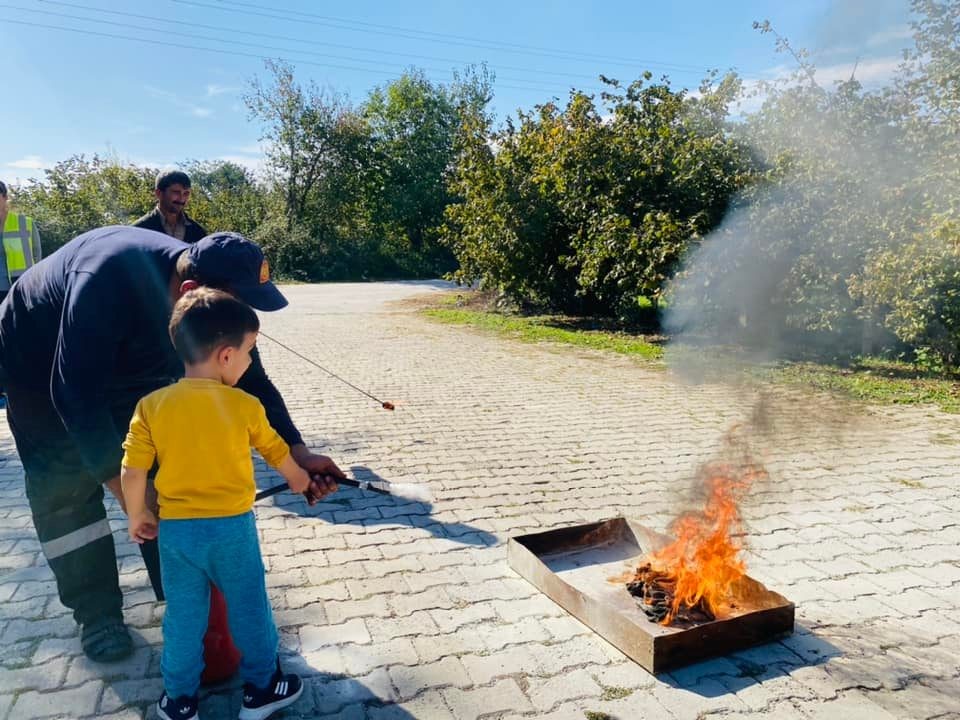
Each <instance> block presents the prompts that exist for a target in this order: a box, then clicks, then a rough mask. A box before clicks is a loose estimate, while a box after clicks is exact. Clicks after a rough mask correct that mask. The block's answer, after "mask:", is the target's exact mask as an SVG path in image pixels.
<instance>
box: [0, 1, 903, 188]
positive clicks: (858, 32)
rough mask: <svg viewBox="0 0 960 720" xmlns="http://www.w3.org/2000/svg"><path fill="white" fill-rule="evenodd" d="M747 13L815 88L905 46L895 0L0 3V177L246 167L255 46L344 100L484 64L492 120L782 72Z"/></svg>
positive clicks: (885, 70) (882, 70)
mask: <svg viewBox="0 0 960 720" xmlns="http://www.w3.org/2000/svg"><path fill="white" fill-rule="evenodd" d="M755 20H761V21H762V20H770V22H771V23H772V24H773V26H774V28H775V29H776V30H777V32H778V33H779V34H780V35H783V36H785V37H787V38H788V39H789V40H790V41H791V43H792V44H793V45H794V46H796V47H801V48H806V49H807V50H809V51H810V53H811V56H812V59H813V60H814V62H815V63H816V64H817V66H818V67H819V68H820V70H819V76H818V77H819V79H820V80H821V82H825V83H830V82H832V81H833V80H836V79H840V78H846V77H849V76H850V73H851V72H852V71H853V68H854V64H855V63H856V67H857V77H858V78H859V79H861V81H863V82H864V83H865V84H878V83H883V82H884V81H885V80H886V79H887V78H889V77H890V75H891V74H892V72H893V71H894V69H895V68H896V65H897V64H898V62H899V60H900V56H901V51H902V49H903V48H904V47H907V46H908V45H910V33H909V21H910V14H909V7H908V2H907V0H899V1H894V0H834V1H829V0H802V2H790V3H788V2H785V1H784V0H779V1H778V2H774V1H772V0H767V1H765V2H764V1H761V0H723V1H721V2H717V0H672V1H671V2H664V1H663V0H634V1H633V2H622V1H621V0H607V1H605V2H603V3H599V2H589V1H586V0H550V2H547V1H546V0H535V1H534V0H512V1H510V0H487V1H486V2H483V3H478V2H461V1H459V0H446V1H445V2H440V1H439V0H406V2H384V1H381V2H375V1H373V0H353V1H352V2H350V3H345V2H338V3H332V2H321V1H320V0H315V1H313V2H310V1H309V0H275V1H274V2H259V3H258V2H255V1H254V0H124V1H123V2H118V1H110V0H10V1H9V2H8V1H6V0H0V36H2V37H3V38H4V40H3V45H2V53H0V63H2V67H3V84H4V86H5V94H6V100H5V105H6V107H7V111H6V113H5V120H4V124H3V128H2V130H0V179H2V180H5V181H7V182H9V183H13V184H16V183H17V182H24V181H26V180H28V179H30V178H42V177H43V170H44V168H48V167H50V166H52V165H53V164H54V163H56V162H58V161H62V160H65V159H67V158H69V157H70V156H72V155H75V154H84V155H86V156H88V157H90V156H92V155H93V154H99V155H101V156H109V157H112V158H115V159H117V160H119V161H120V162H124V163H134V164H138V165H148V166H151V167H169V166H173V165H177V164H179V163H182V162H185V161H187V160H215V159H223V160H231V161H235V162H239V163H241V164H244V165H246V166H248V167H250V168H252V169H255V170H256V169H257V168H259V167H260V166H261V164H262V160H263V153H262V145H261V142H260V137H261V134H262V128H261V127H259V126H258V125H257V124H255V123H254V122H253V121H251V119H250V117H249V114H248V112H247V109H246V107H245V105H244V102H243V95H244V93H245V92H246V89H247V87H248V85H249V82H250V80H251V78H253V77H255V76H259V77H261V78H264V79H265V78H267V77H268V76H267V73H266V71H265V69H264V58H268V57H269V58H283V59H285V60H287V61H289V62H291V63H292V64H293V65H294V67H295V70H296V76H297V79H298V80H299V81H301V82H304V83H306V82H309V81H311V80H312V81H314V82H316V83H317V84H318V85H320V86H323V87H327V88H330V89H332V90H334V91H336V92H339V93H345V94H346V95H347V96H348V97H349V98H350V100H352V101H353V102H354V103H360V102H362V101H363V100H364V99H365V98H366V97H367V95H368V93H369V92H370V91H371V90H372V89H373V88H375V87H378V86H383V85H384V84H386V83H389V82H390V81H391V80H392V79H395V78H397V77H399V76H400V75H401V74H402V73H403V72H404V71H405V70H407V69H409V68H411V67H416V68H420V69H422V70H424V71H425V73H426V75H427V77H429V78H430V79H431V80H433V81H435V82H449V81H450V80H451V79H452V77H453V71H454V70H456V69H462V68H464V67H465V66H467V65H470V64H479V63H486V64H487V65H488V67H489V68H490V69H491V70H492V71H493V72H494V74H495V77H496V80H495V83H494V99H493V109H494V111H495V113H496V117H497V118H499V119H500V120H501V121H502V120H503V119H504V118H506V117H507V116H509V115H512V114H515V113H516V111H517V109H525V110H528V109H531V108H533V107H534V106H535V105H537V104H538V103H543V102H546V101H549V100H552V99H555V98H556V99H560V100H561V101H562V100H564V99H566V97H567V95H568V93H569V91H570V89H571V88H578V89H581V90H587V91H598V90H599V88H600V85H599V83H598V81H597V77H598V76H599V75H600V74H603V75H605V76H607V77H613V78H617V79H619V80H621V81H624V82H629V81H631V80H633V79H636V78H637V77H638V76H639V75H640V74H641V73H642V72H643V71H644V70H650V71H652V72H653V73H654V74H655V75H657V76H659V75H662V74H666V75H668V76H669V77H670V80H671V83H672V84H673V85H674V86H677V87H688V88H691V89H694V88H696V87H697V85H699V81H700V79H701V78H702V77H703V75H704V73H705V71H706V70H708V69H710V68H716V69H719V70H721V71H725V70H730V69H732V70H735V71H737V72H738V73H740V74H741V75H742V76H743V77H744V78H745V79H746V80H747V81H748V82H749V81H755V80H757V79H770V78H773V77H777V76H778V75H782V74H784V73H785V72H788V71H789V70H790V68H791V62H790V58H789V57H788V56H785V55H783V54H778V53H776V52H775V48H774V40H773V38H772V37H771V36H770V35H761V34H760V33H759V32H757V31H756V30H754V29H753V28H752V23H753V21H755Z"/></svg>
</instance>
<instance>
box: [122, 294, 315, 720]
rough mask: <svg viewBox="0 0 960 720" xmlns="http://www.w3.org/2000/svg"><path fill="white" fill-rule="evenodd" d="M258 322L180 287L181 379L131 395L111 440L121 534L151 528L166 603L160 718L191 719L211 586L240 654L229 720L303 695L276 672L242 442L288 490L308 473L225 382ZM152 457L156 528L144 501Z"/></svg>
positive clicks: (253, 403)
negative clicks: (116, 437) (130, 406)
mask: <svg viewBox="0 0 960 720" xmlns="http://www.w3.org/2000/svg"><path fill="white" fill-rule="evenodd" d="M259 329H260V322H259V320H258V319H257V315H256V313H254V311H253V310H251V309H250V308H249V307H248V306H247V305H245V304H244V303H242V302H240V301H239V300H237V299H236V298H234V297H233V296H231V295H228V294H227V293H225V292H222V291H220V290H212V289H210V288H203V287H201V288H198V289H196V290H192V291H190V292H188V293H187V294H185V295H184V296H183V297H182V298H181V299H180V301H179V302H177V304H176V306H175V307H174V310H173V316H172V317H171V319H170V338H171V340H173V344H174V347H175V348H176V350H177V354H178V355H179V356H180V358H181V359H182V360H183V363H184V366H185V368H186V374H185V375H186V376H185V377H184V378H183V379H182V380H180V381H179V382H178V383H176V384H175V385H171V386H169V387H165V388H162V389H160V390H157V391H156V392H153V393H151V394H149V395H147V396H146V397H144V398H143V399H142V400H140V403H139V404H138V405H137V410H136V413H135V414H134V416H133V420H132V421H131V422H130V432H129V433H128V434H127V438H126V441H125V442H124V444H123V447H124V450H125V454H124V457H123V468H122V473H121V483H122V485H123V494H124V497H125V498H126V504H127V513H128V517H129V525H130V528H129V529H130V538H131V539H132V540H134V541H135V542H141V543H142V542H143V541H144V540H145V539H150V538H152V537H156V536H157V534H158V533H159V541H158V542H159V546H160V567H161V573H162V576H163V586H164V589H165V591H166V596H167V611H166V615H165V617H164V619H163V639H164V643H163V656H162V658H161V663H160V670H161V673H162V674H163V685H164V692H163V695H162V696H161V697H160V701H159V702H158V704H157V711H158V714H159V716H160V717H161V718H164V719H165V720H191V719H192V718H196V717H197V690H198V688H199V685H200V673H201V672H202V670H203V634H204V631H205V630H206V627H207V609H208V608H209V604H210V583H211V582H212V583H213V584H214V585H216V586H217V587H218V588H219V589H220V590H221V591H222V592H223V594H224V596H225V597H226V601H227V612H228V621H229V625H230V632H231V633H232V634H233V638H234V641H235V642H236V644H237V646H238V647H239V649H240V652H241V653H242V654H243V659H242V661H241V664H240V674H241V677H242V678H243V680H244V686H243V705H242V707H241V709H240V718H241V720H262V719H263V718H266V717H269V716H270V715H271V714H272V713H274V712H276V711H277V710H280V709H281V708H284V707H287V706H288V705H291V704H292V703H294V702H295V701H296V699H297V698H298V697H300V693H301V692H303V684H302V682H301V680H300V678H299V677H298V676H296V675H293V674H287V675H285V674H283V673H282V672H281V670H280V661H279V659H278V658H277V645H278V638H277V629H276V626H275V625H274V622H273V615H272V614H271V611H270V601H269V599H268V598H267V590H266V583H265V579H264V567H263V560H262V558H261V557H260V546H259V543H258V541H257V529H256V525H255V521H254V516H253V512H252V509H251V508H252V507H253V499H254V494H255V493H256V486H255V485H254V475H253V461H252V459H251V456H250V448H251V446H252V447H255V448H256V449H257V450H258V451H259V452H260V454H261V455H262V456H263V458H264V459H265V460H266V461H267V463H269V464H270V465H272V466H273V467H275V468H276V469H277V470H278V471H279V472H280V474H281V475H283V477H284V479H286V481H287V484H288V485H289V486H290V489H291V490H293V491H295V492H303V491H304V490H306V489H307V486H308V485H309V482H310V478H309V476H308V475H307V473H306V471H304V470H303V469H302V468H301V467H299V466H298V465H297V464H296V462H294V460H293V458H292V457H291V456H290V449H289V448H288V447H287V445H286V443H284V441H283V440H282V439H281V438H280V436H279V435H277V433H276V432H275V431H274V429H273V428H272V427H270V425H269V423H268V422H267V417H266V413H265V411H264V409H263V406H262V405H261V404H260V401H259V400H257V399H256V398H254V397H253V396H252V395H248V394H246V393H245V392H243V391H242V390H238V389H236V388H234V387H232V386H233V385H235V384H236V382H237V381H238V380H239V379H240V376H241V375H243V373H244V372H245V371H246V369H247V368H248V367H249V365H250V351H251V350H252V349H253V347H254V345H255V344H256V340H257V332H258V331H259ZM154 459H156V461H157V462H158V464H159V471H158V472H157V476H156V489H157V494H158V496H159V504H160V520H159V528H158V521H157V518H156V517H154V515H153V513H151V512H150V511H149V510H148V509H147V508H146V506H145V497H144V496H145V487H146V480H147V471H148V470H149V469H150V468H151V467H152V466H153V463H154Z"/></svg>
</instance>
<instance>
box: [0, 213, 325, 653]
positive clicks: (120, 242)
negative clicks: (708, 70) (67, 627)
mask: <svg viewBox="0 0 960 720" xmlns="http://www.w3.org/2000/svg"><path fill="white" fill-rule="evenodd" d="M198 285H209V286H212V287H217V288H220V289H224V290H227V291H228V292H231V293H233V294H234V295H236V296H237V297H239V298H240V299H241V300H244V301H245V302H247V303H248V304H249V305H251V306H253V307H255V308H257V309H260V310H266V311H272V310H279V309H280V308H282V307H284V306H285V305H286V304H287V301H286V299H285V298H284V297H283V295H282V294H281V293H280V291H279V290H278V289H277V288H276V287H275V286H274V285H273V283H271V282H270V280H269V269H268V266H267V263H266V261H265V260H264V258H263V253H262V252H261V250H260V248H259V247H257V245H255V244H254V243H252V242H250V241H248V240H246V239H245V238H243V237H241V236H240V235H237V234H234V233H218V234H215V235H210V236H207V237H205V238H203V239H202V240H200V241H199V242H197V243H195V244H193V245H188V244H186V243H183V242H181V241H179V240H176V239H174V238H171V237H168V236H165V235H161V234H160V233H156V232H152V231H149V230H142V229H139V228H134V227H123V226H115V227H105V228H100V229H97V230H93V231H91V232H88V233H84V234H83V235H80V236H79V237H77V238H75V239H74V240H72V241H71V242H69V243H67V244H66V245H65V246H63V247H62V248H61V249H60V250H59V251H58V252H55V253H53V254H52V255H51V256H49V257H48V258H46V259H44V260H43V261H42V262H40V263H38V264H37V265H34V266H33V267H31V268H30V269H29V270H27V272H26V273H24V274H23V275H22V276H21V277H20V278H19V280H18V281H17V282H16V283H15V284H14V285H13V288H12V289H11V291H10V293H9V295H8V296H7V297H6V299H5V300H4V301H3V303H2V304H0V365H2V367H3V370H4V374H5V376H6V383H7V394H8V404H7V418H8V421H9V423H10V429H11V431H12V433H13V436H14V440H15V441H16V445H17V451H18V453H19V455H20V459H21V461H22V462H23V466H24V471H25V476H26V492H27V498H28V500H29V502H30V509H31V511H32V513H33V521H34V526H35V527H36V530H37V534H38V536H39V539H40V543H41V546H42V548H43V552H44V555H45V556H46V558H47V562H48V563H49V565H50V568H51V569H52V570H53V573H54V575H55V577H56V580H57V589H58V591H59V594H60V599H61V601H62V602H63V604H64V605H66V606H67V607H68V608H70V609H71V610H72V611H73V615H74V618H75V619H76V621H77V623H79V624H80V626H81V628H82V632H81V640H82V643H83V647H84V651H85V652H86V653H87V654H88V655H89V656H90V657H91V658H93V659H95V660H116V659H120V658H122V657H124V656H126V655H127V654H129V653H130V652H131V650H132V643H131V640H130V636H129V633H128V632H127V629H126V626H125V625H124V623H123V614H122V607H123V598H122V596H121V592H120V585H119V578H118V573H117V562H116V552H115V549H114V544H113V537H112V535H111V534H110V527H109V525H108V523H107V520H106V512H105V509H104V505H103V497H104V492H103V487H102V486H103V485H107V486H108V487H109V488H110V489H111V490H112V491H113V492H114V493H115V494H116V495H117V496H118V497H119V498H120V499H121V502H122V494H121V492H120V489H119V488H120V486H119V472H120V459H121V456H122V448H121V443H122V441H123V437H124V434H125V433H126V429H127V426H128V425H129V422H130V418H131V417H132V415H133V410H134V408H135V406H136V403H137V401H138V400H139V399H140V398H141V397H142V396H143V395H145V394H147V393H149V392H151V391H153V390H155V389H157V388H159V387H162V386H164V385H167V384H169V383H170V382H171V381H172V380H173V379H175V378H177V377H179V376H180V375H182V372H183V369H182V366H181V365H180V363H179V361H178V360H177V357H176V354H175V353H174V350H173V346H172V344H171V342H170V339H169V336H168V334H167V324H168V322H169V319H170V312H171V308H172V306H173V303H174V302H175V301H176V300H177V298H179V297H180V296H181V295H182V294H183V293H185V292H187V291H188V290H191V289H193V288H195V287H197V286H198ZM238 387H240V388H241V389H243V390H246V391H247V392H249V393H251V394H252V395H255V396H256V397H258V398H259V399H260V400H261V402H263V405H264V407H265V408H266V411H267V417H268V419H269V420H270V423H271V424H272V425H273V426H274V428H276V430H277V431H278V432H279V433H280V435H281V436H282V437H283V438H284V440H286V441H287V443H288V444H289V445H290V446H291V452H292V454H293V456H294V458H295V459H296V460H297V462H298V463H299V464H300V465H301V466H303V467H304V468H306V469H307V470H309V471H311V472H312V473H318V474H321V475H333V476H336V477H342V473H341V472H340V470H339V468H337V466H336V464H335V463H334V462H333V461H332V460H331V459H330V458H328V457H326V456H324V455H315V454H313V453H311V452H310V451H309V450H308V449H307V448H306V446H305V445H304V443H303V439H302V437H301V436H300V433H299V432H298V431H297V429H296V427H295V426H294V424H293V421H292V420H291V419H290V415H289V413H288V412H287V409H286V406H285V404H284V402H283V399H282V398H281V396H280V393H279V392H278V391H277V389H276V388H275V387H274V385H273V383H272V382H271V381H270V380H269V378H268V377H267V375H266V372H265V371H264V368H263V364H262V363H261V361H260V358H259V356H256V357H255V358H254V362H253V364H252V365H251V367H250V369H249V370H248V371H247V373H246V374H245V375H244V376H243V378H241V380H240V382H239V383H238ZM198 451H199V452H202V448H198ZM334 488H335V485H333V484H332V483H326V484H325V485H324V487H322V488H320V494H321V495H322V494H326V493H327V492H331V491H332V490H333V489H334Z"/></svg>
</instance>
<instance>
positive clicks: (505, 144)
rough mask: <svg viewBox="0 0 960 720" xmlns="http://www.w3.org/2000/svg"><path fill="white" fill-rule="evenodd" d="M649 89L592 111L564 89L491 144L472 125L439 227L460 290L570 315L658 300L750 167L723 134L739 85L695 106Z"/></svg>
mask: <svg viewBox="0 0 960 720" xmlns="http://www.w3.org/2000/svg"><path fill="white" fill-rule="evenodd" d="M651 78H652V76H651V75H650V74H649V73H647V74H645V75H644V76H643V77H642V78H641V79H640V80H638V81H637V82H635V83H633V84H631V85H630V86H629V87H627V88H625V89H623V88H621V86H620V84H619V83H617V82H616V81H608V84H609V85H610V87H611V92H609V93H606V94H604V96H603V102H604V106H601V108H599V109H598V107H597V105H596V103H595V101H594V98H593V97H592V96H589V95H586V94H584V93H581V92H578V91H573V92H571V94H570V99H569V101H568V103H567V106H566V108H564V109H561V108H559V107H558V106H557V105H556V104H554V103H546V104H544V105H540V106H538V107H537V108H536V110H535V111H534V112H529V113H526V112H522V111H521V112H520V113H519V114H518V124H514V122H512V121H509V122H508V123H507V125H506V127H505V129H504V130H502V131H501V132H499V133H492V134H488V133H489V128H488V126H487V125H485V123H483V122H482V121H481V122H475V123H473V124H472V126H471V133H470V135H469V141H468V142H466V143H465V145H464V148H463V151H462V153H461V156H460V160H459V163H458V166H457V172H456V174H455V177H454V179H453V184H452V190H453V192H454V193H455V194H456V195H457V196H459V201H458V202H456V203H454V204H452V205H450V206H449V207H448V209H447V224H446V226H445V227H444V238H445V240H446V242H448V243H449V244H450V246H451V247H452V248H453V249H454V252H455V254H456V257H457V259H458V261H459V262H460V269H459V271H458V272H457V274H456V277H457V278H458V279H460V280H463V281H467V282H469V281H475V280H479V281H480V282H481V283H482V284H483V285H485V286H488V287H495V288H497V289H499V290H501V291H502V292H504V293H506V294H507V295H509V296H511V297H513V298H514V299H516V300H518V301H521V302H531V303H535V304H540V305H544V306H547V307H551V308H555V309H559V310H563V311H565V312H575V313H583V312H589V313H596V314H604V315H620V316H629V315H632V314H633V313H634V312H635V311H636V310H637V308H638V297H639V296H641V295H644V296H646V297H648V298H651V299H653V300H654V301H656V300H657V299H658V298H659V297H660V294H661V292H662V289H663V286H664V283H665V281H666V279H667V278H668V277H669V276H670V274H671V273H672V272H673V271H674V269H675V267H676V264H677V262H678V261H679V259H680V258H681V257H682V256H683V253H684V252H685V249H686V247H687V245H688V243H689V242H691V241H695V240H696V239H697V238H698V237H700V236H701V235H703V234H705V233H707V232H709V231H710V230H711V229H712V228H713V227H714V226H715V225H716V224H717V223H718V222H719V221H720V219H721V218H722V217H723V213H724V211H725V210H726V207H727V203H728V202H729V200H730V198H731V196H732V195H733V194H734V193H735V192H737V191H738V190H739V189H740V188H742V187H743V186H744V184H745V183H746V182H747V181H748V179H749V167H750V162H749V154H748V153H747V151H746V149H745V148H744V147H743V146H742V145H741V144H740V143H738V142H736V141H735V140H734V139H732V138H731V137H730V136H729V134H728V133H727V132H726V128H725V125H724V117H725V115H726V106H727V103H728V102H729V101H730V100H731V99H732V98H733V97H735V96H736V93H737V90H738V88H739V84H738V82H737V81H736V78H735V77H733V76H731V77H730V78H726V79H724V81H723V82H721V83H719V84H718V86H717V88H715V89H714V88H712V86H711V85H710V84H709V83H708V84H705V85H704V87H703V88H701V93H702V95H701V97H699V98H691V97H688V96H687V94H686V93H685V92H683V91H679V92H677V91H674V90H672V89H671V88H670V86H669V83H668V82H667V81H666V80H663V81H661V82H658V83H651V82H650V80H651Z"/></svg>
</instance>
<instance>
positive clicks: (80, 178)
mask: <svg viewBox="0 0 960 720" xmlns="http://www.w3.org/2000/svg"><path fill="white" fill-rule="evenodd" d="M156 174H157V171H156V170H155V169H153V168H145V167H137V166H135V165H125V164H122V163H120V162H118V161H116V160H111V159H106V158H102V157H100V156H99V155H94V156H93V158H91V159H90V160H88V159H87V158H86V157H85V156H83V155H73V156H71V157H70V158H68V159H66V160H63V161H61V162H58V163H57V164H56V165H54V166H53V168H51V169H49V170H46V171H44V175H45V177H44V179H43V180H31V181H30V182H28V183H27V184H26V185H25V186H23V187H21V188H19V189H18V192H17V204H18V206H19V207H20V208H21V209H22V210H23V211H24V212H26V213H28V214H30V215H32V216H33V217H34V219H35V220H36V221H37V223H38V224H39V225H40V228H41V232H42V236H43V247H44V252H45V253H46V254H50V253H51V252H53V251H54V250H56V249H57V248H59V247H60V246H61V245H63V244H64V243H65V242H67V241H68V240H71V239H72V238H74V237H75V236H77V235H80V234H81V233H84V232H87V231H88V230H92V229H94V228H98V227H102V226H104V225H127V224H129V223H131V222H133V220H135V219H136V218H138V217H139V216H141V215H143V214H144V213H145V212H147V211H148V210H149V209H150V208H151V207H152V206H153V204H154V198H153V185H154V179H155V177H156Z"/></svg>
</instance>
